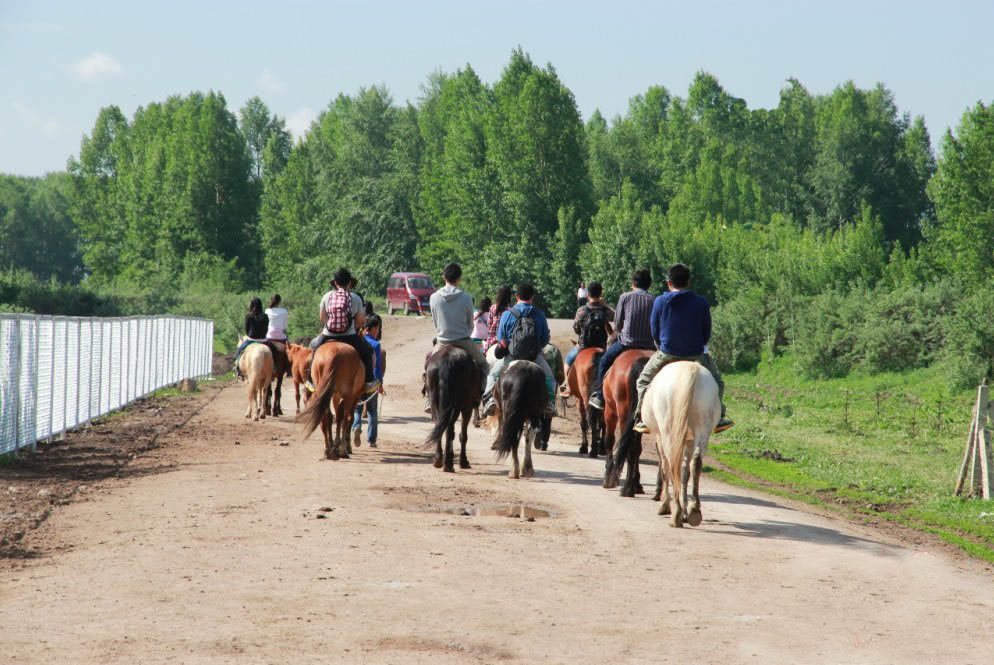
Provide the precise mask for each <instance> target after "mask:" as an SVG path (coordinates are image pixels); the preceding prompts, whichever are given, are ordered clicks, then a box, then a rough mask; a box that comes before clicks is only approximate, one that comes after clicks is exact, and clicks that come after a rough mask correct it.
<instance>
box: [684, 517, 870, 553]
mask: <svg viewBox="0 0 994 665" xmlns="http://www.w3.org/2000/svg"><path fill="white" fill-rule="evenodd" d="M720 525H721V526H726V527H731V529H732V530H730V529H711V528H709V529H701V530H700V533H713V534H722V535H729V536H744V537H746V538H769V539H770V540H786V541H793V542H798V543H810V544H812V545H837V546H839V547H846V548H850V549H871V548H872V549H880V548H882V547H884V544H883V543H880V542H878V541H875V540H869V539H867V538H861V537H859V536H852V535H849V534H845V533H842V532H841V531H837V530H835V529H830V528H827V527H820V526H811V525H807V524H797V523H795V522H782V521H779V520H764V521H762V522H720Z"/></svg>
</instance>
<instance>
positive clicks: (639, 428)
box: [632, 418, 649, 434]
mask: <svg viewBox="0 0 994 665" xmlns="http://www.w3.org/2000/svg"><path fill="white" fill-rule="evenodd" d="M632 429H633V430H635V431H636V432H638V433H639V434H648V433H649V426H648V425H646V424H645V423H644V422H642V419H641V418H639V419H638V420H636V421H635V424H634V425H633V426H632Z"/></svg>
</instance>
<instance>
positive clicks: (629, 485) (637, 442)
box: [603, 349, 653, 496]
mask: <svg viewBox="0 0 994 665" xmlns="http://www.w3.org/2000/svg"><path fill="white" fill-rule="evenodd" d="M652 354H653V352H652V351H648V350H643V349H628V350H627V351H625V352H624V353H622V354H621V355H620V356H618V359H617V360H615V361H614V364H613V365H611V369H609V370H608V371H607V374H605V375H604V386H603V389H604V449H605V452H606V458H607V459H606V460H605V465H604V487H606V488H608V489H610V488H613V487H617V486H618V478H619V476H621V467H622V466H623V465H624V462H625V461H627V462H628V476H627V477H626V480H625V486H624V487H622V488H621V496H635V495H636V494H644V493H645V490H643V489H642V483H641V482H640V478H639V475H640V474H639V457H640V456H641V455H642V435H641V434H639V433H638V432H632V434H633V437H632V443H631V445H630V446H628V448H627V453H628V457H627V459H621V460H620V463H618V461H617V460H618V457H617V456H616V455H615V454H614V441H615V430H616V429H617V428H618V424H619V423H625V422H627V421H628V417H629V415H631V410H632V404H633V403H634V402H635V399H636V397H637V396H638V393H636V391H635V382H636V381H637V380H638V377H639V374H641V373H642V368H643V367H645V364H646V363H647V362H648V361H649V358H650V357H651V356H652Z"/></svg>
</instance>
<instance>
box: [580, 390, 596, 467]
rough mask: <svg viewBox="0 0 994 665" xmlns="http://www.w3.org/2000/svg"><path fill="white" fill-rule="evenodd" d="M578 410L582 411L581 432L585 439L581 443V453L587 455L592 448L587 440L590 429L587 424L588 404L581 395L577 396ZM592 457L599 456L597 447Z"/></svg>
mask: <svg viewBox="0 0 994 665" xmlns="http://www.w3.org/2000/svg"><path fill="white" fill-rule="evenodd" d="M576 410H577V411H578V412H579V413H580V432H582V435H583V441H582V443H581V444H580V454H581V455H586V454H588V451H589V450H590V448H589V446H588V442H587V430H588V429H589V427H588V425H587V409H586V405H585V404H584V403H583V399H582V398H580V397H577V398H576ZM590 456H591V457H597V448H596V447H595V448H594V449H593V451H592V454H591V455H590Z"/></svg>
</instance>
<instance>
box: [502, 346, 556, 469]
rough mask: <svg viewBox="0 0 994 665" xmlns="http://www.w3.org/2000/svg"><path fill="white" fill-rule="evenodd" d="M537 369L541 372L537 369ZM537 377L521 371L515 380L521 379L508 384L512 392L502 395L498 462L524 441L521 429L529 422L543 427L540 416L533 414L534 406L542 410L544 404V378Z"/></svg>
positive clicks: (543, 376)
mask: <svg viewBox="0 0 994 665" xmlns="http://www.w3.org/2000/svg"><path fill="white" fill-rule="evenodd" d="M526 367H527V366H526ZM528 369H531V368H528ZM535 369H536V370H538V367H536V368H535ZM538 371H539V372H541V370H538ZM537 376H538V375H537V374H534V373H526V372H519V373H518V375H517V376H516V377H513V378H516V379H518V380H516V381H510V382H509V383H510V387H511V389H510V390H509V391H508V394H507V395H503V394H502V395H501V396H502V398H503V399H502V400H501V413H502V414H503V422H502V424H501V427H500V431H498V432H497V448H496V450H497V459H498V461H499V460H502V459H504V458H505V457H507V456H508V455H509V454H510V453H511V451H513V450H514V449H515V448H516V447H517V445H518V441H519V440H520V439H521V430H523V429H524V427H525V424H526V423H527V422H529V421H533V422H532V424H533V425H535V426H536V427H540V426H541V423H540V422H539V417H538V416H539V414H535V413H531V411H533V410H534V409H535V408H536V407H535V404H538V408H539V409H542V408H543V407H544V405H545V375H544V374H543V375H542V378H541V381H538V380H537ZM533 379H534V380H533ZM501 383H503V379H502V381H501ZM539 386H541V390H539Z"/></svg>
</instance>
